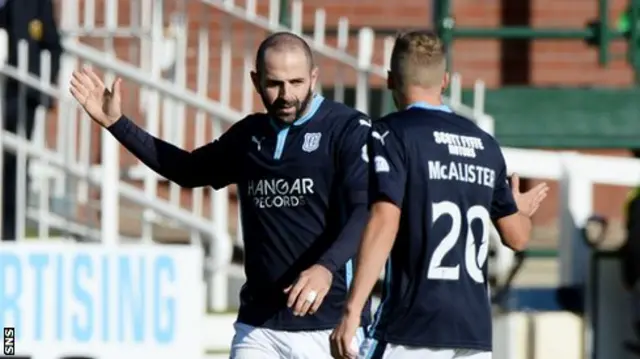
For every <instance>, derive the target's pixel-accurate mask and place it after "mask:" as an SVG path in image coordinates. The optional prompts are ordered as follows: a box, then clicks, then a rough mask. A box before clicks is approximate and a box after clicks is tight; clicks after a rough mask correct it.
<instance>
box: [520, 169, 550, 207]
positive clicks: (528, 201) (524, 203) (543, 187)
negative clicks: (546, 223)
mask: <svg viewBox="0 0 640 359" xmlns="http://www.w3.org/2000/svg"><path fill="white" fill-rule="evenodd" d="M511 192H512V193H513V199H515V201H516V205H517V206H518V211H519V212H520V213H522V214H523V215H525V216H527V217H531V216H533V214H534V213H536V211H537V210H538V208H539V207H540V204H541V203H542V201H543V200H544V199H545V198H546V197H547V193H548V192H549V186H548V185H547V184H546V183H544V182H543V183H540V184H539V185H537V186H535V187H533V188H532V189H530V190H528V191H527V192H525V193H521V192H520V177H518V175H517V174H515V173H514V174H513V176H511Z"/></svg>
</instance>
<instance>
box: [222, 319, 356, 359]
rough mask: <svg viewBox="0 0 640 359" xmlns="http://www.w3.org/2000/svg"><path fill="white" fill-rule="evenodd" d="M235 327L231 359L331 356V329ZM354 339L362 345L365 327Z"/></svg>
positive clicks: (304, 358)
mask: <svg viewBox="0 0 640 359" xmlns="http://www.w3.org/2000/svg"><path fill="white" fill-rule="evenodd" d="M233 327H234V329H235V332H236V334H235V335H234V337H233V342H232V343H231V359H279V358H280V359H332V358H331V349H330V348H331V347H330V343H329V336H330V335H331V332H332V331H333V330H332V329H330V330H314V331H299V332H287V331H282V330H272V329H265V328H257V327H254V326H251V325H247V324H243V323H237V322H236V323H235V324H234V325H233ZM354 340H355V341H357V343H356V344H357V345H358V347H359V346H360V345H361V344H362V342H363V341H364V331H363V330H362V329H360V330H358V334H357V335H356V338H354Z"/></svg>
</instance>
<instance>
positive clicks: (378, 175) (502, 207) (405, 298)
mask: <svg viewBox="0 0 640 359" xmlns="http://www.w3.org/2000/svg"><path fill="white" fill-rule="evenodd" d="M369 157H370V158H373V160H372V161H370V162H371V166H372V168H371V170H370V173H371V179H370V191H371V193H370V200H371V202H372V203H375V202H377V201H389V202H391V203H393V204H395V205H396V206H398V207H399V208H400V209H401V218H400V226H399V230H398V233H397V237H396V241H395V244H394V247H393V249H392V251H391V254H390V256H389V259H388V262H387V265H386V267H385V270H386V274H385V287H384V293H383V298H382V302H381V305H380V307H379V309H378V313H377V314H376V317H375V319H374V323H373V324H372V326H371V330H370V331H369V335H370V336H371V335H372V336H373V337H374V338H376V339H377V340H378V341H379V343H393V344H397V345H406V346H416V347H433V348H450V349H474V350H487V351H490V350H491V310H490V301H489V293H488V283H487V256H488V250H489V233H490V229H491V225H492V221H495V220H497V219H499V218H502V217H505V216H508V215H511V214H514V213H516V212H517V207H516V204H515V202H514V199H513V195H512V193H511V189H510V187H509V185H508V182H507V172H506V165H505V161H504V158H503V156H502V153H501V150H500V147H499V145H498V143H497V142H496V141H495V139H493V138H492V137H491V136H490V135H488V134H487V133H485V132H484V131H482V130H481V129H480V128H478V127H477V126H476V125H475V124H474V123H473V122H471V121H469V120H468V119H466V118H463V117H461V116H458V115H456V114H454V113H452V112H451V110H449V108H448V107H446V106H439V107H433V106H429V105H427V104H424V103H419V104H415V105H413V106H410V107H409V108H408V109H407V110H404V111H400V112H396V113H393V114H391V115H389V116H386V117H384V118H383V119H381V120H380V121H376V122H374V128H373V132H372V135H371V137H370V140H369Z"/></svg>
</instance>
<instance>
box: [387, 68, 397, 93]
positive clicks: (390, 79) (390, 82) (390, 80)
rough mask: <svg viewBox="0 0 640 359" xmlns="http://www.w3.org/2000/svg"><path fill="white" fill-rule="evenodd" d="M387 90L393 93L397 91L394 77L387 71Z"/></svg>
mask: <svg viewBox="0 0 640 359" xmlns="http://www.w3.org/2000/svg"><path fill="white" fill-rule="evenodd" d="M387 89H389V90H391V91H393V90H395V89H396V86H395V83H394V81H393V76H391V71H387Z"/></svg>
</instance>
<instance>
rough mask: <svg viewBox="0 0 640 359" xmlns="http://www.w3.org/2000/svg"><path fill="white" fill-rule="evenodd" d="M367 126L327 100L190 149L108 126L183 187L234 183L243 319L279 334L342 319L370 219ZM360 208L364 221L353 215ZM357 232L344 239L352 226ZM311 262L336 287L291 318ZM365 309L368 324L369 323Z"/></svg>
mask: <svg viewBox="0 0 640 359" xmlns="http://www.w3.org/2000/svg"><path fill="white" fill-rule="evenodd" d="M370 130H371V123H370V121H369V120H368V118H367V117H366V116H365V115H363V114H362V113H360V112H358V111H356V110H354V109H352V108H349V107H347V106H345V105H343V104H340V103H336V102H333V101H330V100H327V99H324V98H323V97H321V96H315V97H314V99H313V100H312V101H311V103H310V109H309V111H307V113H306V114H305V115H304V116H303V117H301V118H300V119H299V120H297V121H296V122H294V123H293V124H291V125H287V124H283V123H279V122H277V121H276V120H274V119H271V118H270V117H269V116H268V115H266V114H261V113H258V114H253V115H249V116H247V117H246V118H244V119H243V120H241V121H239V122H238V123H236V124H234V125H233V126H232V127H231V128H230V129H229V130H228V131H227V132H225V133H224V134H222V136H220V137H219V138H218V139H217V140H216V141H214V142H212V143H210V144H208V145H206V146H203V147H201V148H198V149H196V150H194V151H193V152H191V153H189V152H187V151H183V150H181V149H178V148H176V147H174V146H172V145H170V144H168V143H166V142H164V141H161V140H159V139H157V138H154V137H151V136H150V135H149V134H147V133H146V132H144V131H143V130H141V129H139V128H138V127H136V126H135V125H134V124H133V123H132V122H131V121H129V120H127V119H126V118H125V119H122V120H120V121H118V122H116V124H115V125H114V126H113V128H110V131H111V132H112V133H114V135H115V136H116V138H118V140H120V141H121V142H122V143H123V144H124V145H125V147H127V148H128V149H129V150H130V151H131V152H132V153H133V154H134V155H136V156H137V157H138V158H140V159H141V160H142V161H143V162H144V163H145V164H147V165H148V166H149V167H150V168H152V169H153V170H155V171H157V172H158V173H160V174H161V175H163V176H165V177H167V178H168V179H170V180H172V181H174V182H176V183H178V184H180V185H182V186H185V187H198V186H204V185H210V186H213V187H214V188H216V189H218V188H222V187H225V186H227V185H229V184H237V187H238V196H239V201H240V207H241V221H242V228H243V240H244V250H245V253H244V254H245V273H246V277H247V281H246V283H245V285H244V286H243V288H242V290H241V294H240V301H241V304H240V309H239V314H238V320H239V321H240V322H242V323H245V324H249V325H253V326H258V327H263V328H270V329H277V330H291V331H296V330H319V329H329V328H333V327H335V325H337V323H338V322H339V320H340V318H341V315H342V309H343V306H344V303H345V300H346V294H347V291H348V286H349V284H350V281H351V277H352V271H353V263H352V262H351V257H352V256H354V255H355V253H356V251H357V247H358V242H359V238H360V234H361V231H362V229H363V228H364V226H365V225H366V220H367V203H368V193H367V189H368V167H367V163H366V162H365V160H364V158H363V157H364V156H363V155H362V153H363V148H365V145H366V141H367V137H368V134H369V132H370ZM355 207H362V208H363V211H362V213H360V212H359V213H360V214H359V217H357V218H355V217H353V216H351V217H349V214H350V213H351V214H353V209H354V208H355ZM353 218H355V219H356V222H361V223H356V225H355V226H353V223H352V228H354V229H353V231H354V232H356V233H355V234H351V235H350V234H348V233H347V234H346V237H349V238H347V239H346V240H344V241H343V242H340V243H338V242H339V241H338V239H339V238H338V237H340V238H342V237H345V233H344V232H343V230H344V228H345V226H346V225H347V222H348V221H350V220H352V219H353ZM314 264H321V265H324V266H325V267H327V268H328V269H329V270H331V271H332V272H333V283H332V286H331V289H330V291H329V293H328V294H327V295H326V297H325V299H324V301H323V303H322V305H321V306H320V308H319V310H318V311H317V312H316V313H315V314H314V315H307V316H304V317H295V316H294V315H293V312H292V310H291V309H289V308H287V307H286V299H287V295H285V293H284V292H283V291H284V289H285V288H287V287H288V286H289V285H291V284H292V283H293V282H294V281H295V279H296V278H297V277H298V275H299V274H300V273H301V272H302V271H304V270H306V269H308V268H309V267H311V266H312V265H314ZM367 312H368V311H365V312H364V313H363V318H362V320H363V325H367V324H369V322H370V315H367Z"/></svg>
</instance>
